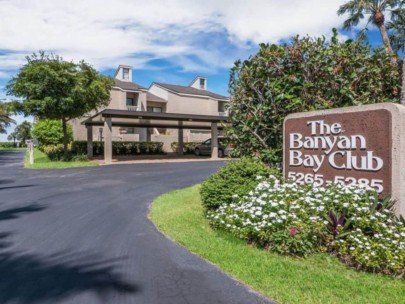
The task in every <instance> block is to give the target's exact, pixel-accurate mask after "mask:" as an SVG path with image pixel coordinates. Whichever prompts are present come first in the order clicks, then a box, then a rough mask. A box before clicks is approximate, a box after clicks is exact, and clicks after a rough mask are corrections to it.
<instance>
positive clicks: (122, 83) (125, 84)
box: [114, 79, 145, 91]
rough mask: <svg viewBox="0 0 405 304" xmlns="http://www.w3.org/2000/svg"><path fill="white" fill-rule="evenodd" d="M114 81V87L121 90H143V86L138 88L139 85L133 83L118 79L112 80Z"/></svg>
mask: <svg viewBox="0 0 405 304" xmlns="http://www.w3.org/2000/svg"><path fill="white" fill-rule="evenodd" d="M114 81H115V86H117V87H119V88H121V89H123V90H129V91H139V90H142V89H145V88H144V87H143V86H140V85H139V84H136V83H135V82H130V81H121V80H118V79H114Z"/></svg>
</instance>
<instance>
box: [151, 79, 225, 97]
mask: <svg viewBox="0 0 405 304" xmlns="http://www.w3.org/2000/svg"><path fill="white" fill-rule="evenodd" d="M155 84H157V85H158V86H161V87H163V88H166V89H169V90H171V91H174V92H176V93H180V94H190V95H200V96H208V97H211V98H215V99H229V97H226V96H222V95H219V94H216V93H213V92H210V91H207V90H200V89H196V88H193V87H186V86H181V85H174V84H167V83H158V82H155Z"/></svg>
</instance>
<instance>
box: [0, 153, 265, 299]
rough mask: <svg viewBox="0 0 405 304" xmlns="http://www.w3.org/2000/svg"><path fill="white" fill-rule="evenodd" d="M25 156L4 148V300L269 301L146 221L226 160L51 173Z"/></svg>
mask: <svg viewBox="0 0 405 304" xmlns="http://www.w3.org/2000/svg"><path fill="white" fill-rule="evenodd" d="M23 158H24V152H4V151H0V303H75V304H78V303H85V304H91V303H144V304H155V303H156V304H171V303H173V304H183V303H189V304H200V303H201V304H215V303H230V304H231V303H232V304H235V303H240V304H254V303H268V302H267V301H266V300H265V299H263V298H262V297H260V296H259V295H257V294H256V293H253V292H252V291H250V290H249V289H247V288H246V287H244V286H243V285H242V284H240V283H238V282H236V281H234V280H232V279H230V278H229V277H228V276H226V275H225V274H224V273H222V272H221V271H219V270H218V269H217V268H216V267H214V266H213V265H211V264H210V263H207V262H205V261H203V260H201V259H200V258H198V257H196V256H194V255H193V254H191V253H189V252H188V251H187V250H185V249H184V248H182V247H181V246H179V245H177V244H175V243H174V242H172V241H170V240H168V239H166V238H165V237H164V236H163V235H162V234H160V233H159V232H158V231H157V230H156V228H155V227H154V226H153V224H152V223H151V222H150V221H149V220H148V218H147V213H148V208H149V205H150V203H151V202H152V201H153V199H154V198H155V197H156V196H158V195H160V194H162V193H165V192H167V191H170V190H172V189H176V188H183V187H186V186H190V185H193V184H196V183H199V182H201V181H202V180H204V179H205V178H206V177H208V176H209V175H210V174H212V173H213V172H215V171H216V170H217V169H218V168H219V167H220V166H221V165H223V163H222V162H193V163H168V164H141V165H113V166H103V167H89V168H78V169H66V170H54V171H49V170H25V169H23V168H22V161H23Z"/></svg>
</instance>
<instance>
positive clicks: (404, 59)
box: [401, 42, 405, 105]
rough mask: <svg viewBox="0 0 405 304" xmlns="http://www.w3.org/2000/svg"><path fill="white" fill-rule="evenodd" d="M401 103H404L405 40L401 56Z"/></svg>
mask: <svg viewBox="0 0 405 304" xmlns="http://www.w3.org/2000/svg"><path fill="white" fill-rule="evenodd" d="M401 104H403V105H405V42H404V55H403V58H402V87H401Z"/></svg>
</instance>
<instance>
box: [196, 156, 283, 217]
mask: <svg viewBox="0 0 405 304" xmlns="http://www.w3.org/2000/svg"><path fill="white" fill-rule="evenodd" d="M269 174H275V175H278V174H279V173H278V171H277V170H275V169H271V168H269V167H268V166H267V165H265V164H264V163H262V162H260V161H258V160H254V159H250V158H242V159H241V160H239V161H230V162H229V164H228V165H227V166H226V167H222V168H221V169H220V170H219V171H218V172H217V173H215V174H213V175H211V176H210V177H209V178H208V179H207V180H206V181H204V182H203V183H202V184H201V190H200V194H201V199H202V202H203V205H204V207H205V208H206V209H208V210H214V209H216V208H218V207H219V206H221V205H224V204H229V203H231V202H232V196H233V195H238V196H240V197H242V196H244V195H246V194H248V193H249V191H251V190H252V189H254V188H255V186H256V185H257V184H258V183H259V181H258V180H257V179H256V176H257V175H263V176H268V175H269Z"/></svg>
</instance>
